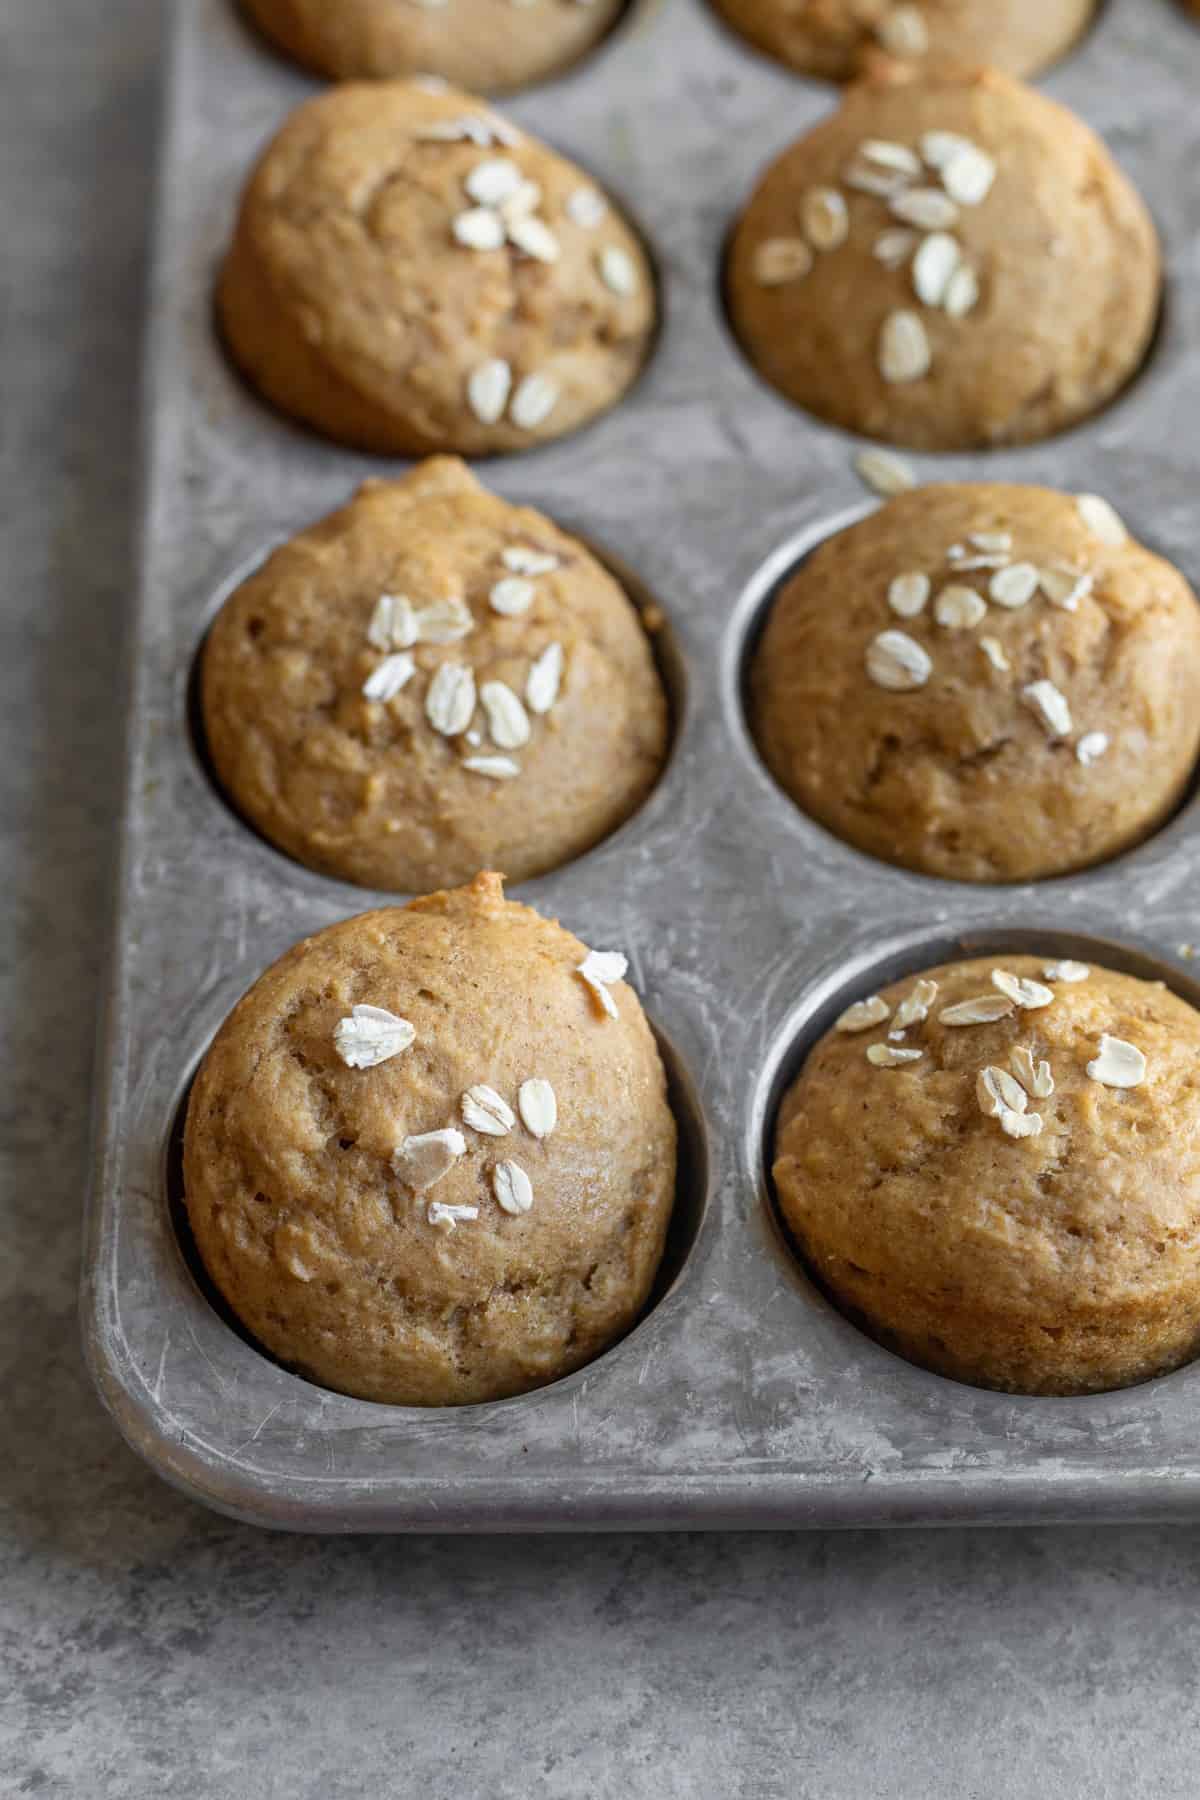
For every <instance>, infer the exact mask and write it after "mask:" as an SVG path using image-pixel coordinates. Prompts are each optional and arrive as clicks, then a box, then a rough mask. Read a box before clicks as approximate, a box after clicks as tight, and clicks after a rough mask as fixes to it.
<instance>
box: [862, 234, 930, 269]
mask: <svg viewBox="0 0 1200 1800" xmlns="http://www.w3.org/2000/svg"><path fill="white" fill-rule="evenodd" d="M919 242H920V239H919V238H918V236H917V234H916V232H915V231H884V232H881V233H880V235H879V236H878V237H877V238H876V239H875V246H874V249H873V250H872V252H871V254H872V256H874V257H875V259H876V261H877V262H881V263H882V264H883V265H884V267H885V268H887V269H900V268H903V266H904V264H905V263H906V262H907V261H908V259H909V257H910V256H911V255H912V253H913V251H914V250H915V249H916V247H917V245H918V243H919Z"/></svg>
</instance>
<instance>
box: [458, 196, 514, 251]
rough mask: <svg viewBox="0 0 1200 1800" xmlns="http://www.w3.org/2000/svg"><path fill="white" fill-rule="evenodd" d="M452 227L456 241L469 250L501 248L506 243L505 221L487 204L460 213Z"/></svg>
mask: <svg viewBox="0 0 1200 1800" xmlns="http://www.w3.org/2000/svg"><path fill="white" fill-rule="evenodd" d="M450 229H451V231H452V232H453V234H454V241H455V243H458V244H462V245H463V247H464V248H465V249H467V250H499V249H500V247H501V245H502V244H503V243H504V237H505V232H504V221H503V219H501V218H500V216H499V214H498V213H494V212H492V210H491V208H490V207H487V206H473V207H472V208H471V209H470V211H469V212H461V213H459V214H458V216H457V217H456V218H455V219H454V221H453V222H452V224H451V226H450Z"/></svg>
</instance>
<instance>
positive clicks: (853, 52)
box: [715, 0, 1094, 81]
mask: <svg viewBox="0 0 1200 1800" xmlns="http://www.w3.org/2000/svg"><path fill="white" fill-rule="evenodd" d="M715 4H716V6H717V10H718V11H719V12H721V13H723V14H724V16H725V18H726V19H727V21H728V22H729V24H730V25H732V26H733V28H734V30H735V31H739V32H740V33H741V34H742V36H743V37H745V38H748V39H749V40H750V42H751V43H752V44H753V45H755V47H756V48H757V49H759V50H763V51H765V52H766V54H767V55H768V56H774V57H775V58H776V59H777V60H778V61H779V62H782V63H786V64H787V65H788V67H789V68H792V69H798V70H799V71H800V73H801V74H803V75H823V76H825V77H826V78H827V79H828V80H830V81H849V80H850V79H851V78H852V77H853V76H854V75H856V74H858V73H859V72H860V70H861V69H862V67H863V66H864V64H868V63H869V62H870V60H871V58H872V57H873V56H879V55H883V54H886V55H888V56H893V57H899V58H902V59H904V60H905V61H915V62H918V63H920V64H922V65H923V66H925V67H929V66H933V65H937V64H945V65H954V64H958V65H960V66H962V65H977V64H980V63H990V64H991V66H992V67H993V68H996V69H1003V70H1004V72H1005V73H1006V74H1009V75H1032V74H1034V73H1035V72H1036V71H1037V70H1038V69H1042V68H1044V67H1045V66H1046V64H1047V63H1051V62H1054V61H1055V60H1056V58H1058V57H1060V56H1062V55H1063V54H1064V53H1065V52H1066V51H1067V50H1069V49H1070V47H1071V45H1072V44H1073V43H1074V42H1075V40H1076V38H1077V37H1079V35H1080V33H1081V32H1082V31H1083V30H1084V28H1085V26H1086V25H1087V24H1088V21H1089V20H1090V19H1091V16H1092V13H1093V11H1094V0H917V3H914V4H908V3H907V0H799V4H797V3H796V0H791V3H790V4H789V3H788V0H715Z"/></svg>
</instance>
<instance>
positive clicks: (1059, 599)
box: [1038, 563, 1096, 612]
mask: <svg viewBox="0 0 1200 1800" xmlns="http://www.w3.org/2000/svg"><path fill="white" fill-rule="evenodd" d="M1095 580H1096V578H1095V576H1094V575H1086V574H1083V573H1082V572H1081V571H1080V570H1078V569H1072V568H1069V567H1068V566H1067V565H1066V564H1061V563H1060V564H1056V565H1054V566H1052V567H1050V568H1048V569H1039V570H1038V584H1039V586H1040V587H1041V590H1042V592H1043V594H1045V596H1046V598H1047V600H1049V602H1050V604H1051V605H1052V606H1060V607H1061V608H1062V610H1063V611H1064V612H1077V611H1078V610H1079V602H1080V601H1081V600H1086V599H1087V597H1088V595H1089V594H1090V593H1091V591H1092V588H1093V587H1094V586H1095Z"/></svg>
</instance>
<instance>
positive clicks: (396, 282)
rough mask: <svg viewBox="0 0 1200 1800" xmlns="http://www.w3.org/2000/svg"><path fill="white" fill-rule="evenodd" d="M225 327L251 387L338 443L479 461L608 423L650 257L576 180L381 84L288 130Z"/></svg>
mask: <svg viewBox="0 0 1200 1800" xmlns="http://www.w3.org/2000/svg"><path fill="white" fill-rule="evenodd" d="M217 312H218V318H219V322H220V326H221V330H222V334H223V336H224V340H225V343H226V346H227V348H228V350H229V352H230V354H231V356H232V357H233V360H234V362H235V363H236V364H237V366H238V368H239V369H240V370H241V371H242V373H243V374H244V375H245V377H246V379H247V380H248V381H249V382H250V383H251V385H252V386H253V387H255V388H257V389H258V391H259V392H260V393H261V394H262V395H263V396H264V398H265V399H267V400H269V401H270V402H271V403H272V404H273V405H274V406H277V407H279V408H280V410H281V411H283V412H285V413H287V414H288V415H289V416H290V417H292V418H295V419H298V420H301V421H302V422H303V423H305V424H306V425H309V426H311V427H312V428H313V429H314V430H316V431H318V432H320V433H322V434H323V435H324V436H326V437H329V438H333V439H334V440H335V441H336V442H338V443H343V444H349V445H352V446H354V447H356V448H359V449H363V450H374V451H378V452H381V453H382V454H384V455H389V456H391V455H398V456H419V455H422V454H424V453H426V452H428V451H431V450H458V451H461V452H462V453H463V454H464V455H471V456H478V455H484V454H486V453H489V452H492V451H502V450H525V449H528V448H529V447H530V446H531V445H533V444H537V443H543V442H546V441H548V440H549V439H551V438H557V437H561V436H562V435H563V433H564V432H568V431H573V430H574V429H575V428H576V427H577V426H580V425H583V424H585V423H586V422H587V421H588V420H589V419H592V418H595V417H596V416H597V414H599V413H602V412H605V411H606V410H607V409H608V408H609V407H611V406H614V405H615V404H616V402H617V401H618V400H619V399H620V398H621V396H622V395H623V394H624V393H625V391H626V389H627V388H628V387H629V386H630V384H631V383H632V382H633V381H634V379H635V378H636V376H637V375H638V373H639V371H640V370H641V367H642V364H643V363H644V361H645V359H646V356H647V354H648V352H649V348H650V342H651V337H652V334H653V331H654V327H655V322H656V318H657V303H656V299H655V292H654V281H653V277H652V275H651V271H650V267H649V264H648V262H647V259H646V255H645V252H644V251H643V249H642V246H641V244H640V242H639V240H638V238H637V237H636V235H635V234H634V232H633V230H632V229H631V228H630V226H629V225H628V224H627V223H626V222H625V220H624V219H623V218H622V217H621V215H620V213H619V211H618V210H617V208H616V206H615V205H614V204H613V203H612V202H611V201H610V200H609V199H608V198H606V196H605V195H604V194H603V193H602V192H601V191H600V189H599V188H598V187H597V186H596V184H595V183H594V182H593V181H592V180H591V179H590V178H589V177H588V176H586V175H584V173H583V172H582V171H581V170H580V169H577V168H576V167H575V165H574V164H573V163H570V162H568V161H567V160H566V159H565V158H564V157H561V156H558V155H556V154H555V152H554V151H552V150H548V149H547V148H546V147H545V146H544V145H542V144H539V143H538V142H537V141H536V140H535V139H533V138H530V137H526V136H525V134H524V133H523V132H520V131H518V130H517V129H516V128H515V127H514V126H511V125H509V124H508V123H507V122H506V121H505V120H503V119H501V118H500V117H498V115H497V114H495V113H494V112H491V111H490V110H489V109H488V108H487V107H486V106H484V105H483V103H482V102H481V101H479V100H475V99H473V98H472V97H471V96H470V95H469V94H464V93H459V92H457V91H456V90H455V89H453V88H447V89H445V90H439V91H436V92H431V91H430V89H429V88H428V87H424V86H422V85H420V84H419V83H417V82H403V81H388V82H359V83H348V84H346V85H345V86H342V87H338V88H334V89H331V90H330V91H329V92H327V93H324V94H321V95H320V96H318V98H316V99H314V100H309V101H308V102H306V104H305V105H303V106H301V107H298V108H297V110H296V111H295V112H293V113H292V114H291V116H290V117H289V118H288V119H287V121H286V122H285V124H284V125H283V127H282V129H281V130H280V131H279V132H278V134H277V135H276V137H275V138H274V139H273V140H272V142H271V143H270V144H269V145H268V147H267V149H266V150H265V151H264V153H263V155H262V156H261V158H260V159H259V162H258V165H257V167H256V168H255V170H254V172H253V174H252V175H251V177H250V180H249V183H248V185H247V187H246V190H245V193H244V195H243V198H242V203H241V209H240V212H239V215H238V220H237V226H236V230H235V232H234V238H233V243H232V246H231V248H230V250H229V254H228V256H227V257H226V259H225V262H224V265H223V267H222V270H221V274H220V278H219V282H218V289H217Z"/></svg>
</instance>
